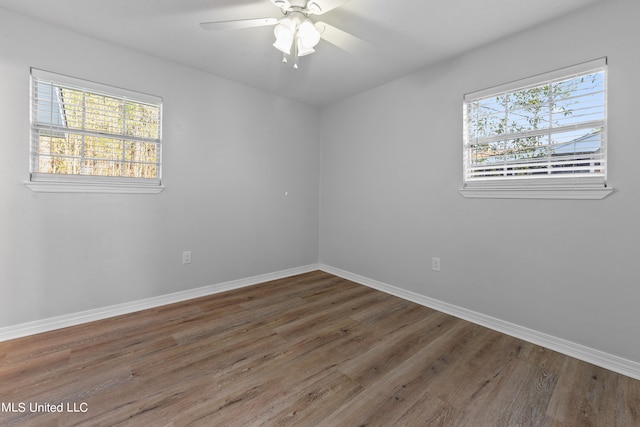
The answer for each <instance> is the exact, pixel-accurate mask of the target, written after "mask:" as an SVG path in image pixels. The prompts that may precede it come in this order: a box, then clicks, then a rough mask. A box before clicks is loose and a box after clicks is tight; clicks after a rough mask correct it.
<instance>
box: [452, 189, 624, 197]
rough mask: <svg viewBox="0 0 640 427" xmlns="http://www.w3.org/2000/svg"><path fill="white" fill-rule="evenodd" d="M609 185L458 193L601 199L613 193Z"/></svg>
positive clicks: (465, 192) (465, 195) (470, 190)
mask: <svg viewBox="0 0 640 427" xmlns="http://www.w3.org/2000/svg"><path fill="white" fill-rule="evenodd" d="M613 191H614V190H613V188H611V187H599V188H576V187H555V188H521V187H520V188H504V187H503V188H462V189H460V194H462V195H463V196H464V197H466V198H472V199H565V200H601V199H604V198H605V197H607V196H608V195H610V194H611V193H613Z"/></svg>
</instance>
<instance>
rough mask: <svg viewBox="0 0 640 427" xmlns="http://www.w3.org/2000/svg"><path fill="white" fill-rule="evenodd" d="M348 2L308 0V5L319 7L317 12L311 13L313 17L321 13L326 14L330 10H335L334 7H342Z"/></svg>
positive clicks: (344, 0)
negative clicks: (312, 4)
mask: <svg viewBox="0 0 640 427" xmlns="http://www.w3.org/2000/svg"><path fill="white" fill-rule="evenodd" d="M348 1H349V0H309V4H311V3H315V4H317V5H318V6H319V7H320V11H319V12H315V11H314V12H313V13H314V15H322V14H323V13H327V12H329V11H330V10H333V9H335V8H336V7H340V6H342V5H343V4H345V3H347V2H348Z"/></svg>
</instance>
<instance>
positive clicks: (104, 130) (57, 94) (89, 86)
mask: <svg viewBox="0 0 640 427" xmlns="http://www.w3.org/2000/svg"><path fill="white" fill-rule="evenodd" d="M31 82H32V86H31V165H30V173H31V178H30V182H29V183H27V185H28V186H29V188H31V189H32V190H34V191H72V192H75V191H97V192H149V193H154V192H159V191H161V190H162V186H161V169H162V168H161V128H162V127H161V118H162V100H161V99H160V98H158V97H155V96H151V95H146V94H142V93H137V92H132V91H128V90H124V89H120V88H115V87H111V86H106V85H102V84H98V83H94V82H89V81H85V80H80V79H76V78H72V77H68V76H63V75H59V74H54V73H50V72H47V71H42V70H37V69H32V70H31Z"/></svg>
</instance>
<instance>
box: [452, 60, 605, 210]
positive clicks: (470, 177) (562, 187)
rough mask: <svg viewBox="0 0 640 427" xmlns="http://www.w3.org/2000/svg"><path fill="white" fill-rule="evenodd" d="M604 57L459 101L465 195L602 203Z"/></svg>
mask: <svg viewBox="0 0 640 427" xmlns="http://www.w3.org/2000/svg"><path fill="white" fill-rule="evenodd" d="M606 87H607V80H606V58H602V59H599V60H595V61H590V62H588V63H584V64H579V65H576V66H573V67H569V68H565V69H562V70H557V71H554V72H551V73H547V74H544V75H539V76H535V77H531V78H528V79H525V80H520V81H516V82H513V83H509V84H506V85H502V86H499V87H494V88H491V89H487V90H483V91H480V92H474V93H471V94H467V95H465V97H464V114H463V116H464V120H463V121H464V187H463V189H462V190H461V192H462V194H463V195H464V196H466V197H516V198H581V199H582V198H596V199H598V198H604V197H606V196H607V195H608V194H610V193H611V192H612V191H613V190H612V189H611V188H608V187H607V184H606V177H607V108H606V107H607V92H606Z"/></svg>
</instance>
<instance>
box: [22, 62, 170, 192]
mask: <svg viewBox="0 0 640 427" xmlns="http://www.w3.org/2000/svg"><path fill="white" fill-rule="evenodd" d="M36 81H40V82H42V81H45V82H47V83H50V84H53V85H56V84H57V85H63V86H67V87H71V88H74V89H80V90H82V91H86V92H88V93H96V94H100V95H107V96H109V97H113V98H117V99H122V100H126V101H133V102H139V103H145V104H151V105H154V106H158V107H159V121H160V123H159V132H158V138H157V140H153V141H154V142H155V143H156V144H157V147H158V148H157V151H158V152H157V159H158V160H157V166H156V167H157V177H156V178H128V177H117V176H91V175H68V174H56V173H41V172H39V171H38V165H37V162H38V151H37V150H38V133H39V125H38V123H36V122H37V120H36V118H35V117H34V116H35V114H36V113H35V111H34V103H35V96H36V95H35V93H34V92H35V84H36ZM30 102H31V113H30V123H31V142H30V156H29V157H30V162H29V163H30V169H29V181H27V182H25V183H24V184H25V186H26V187H27V188H29V189H30V190H32V191H35V192H47V193H136V194H157V193H160V192H161V191H162V190H163V189H164V186H163V185H162V98H161V97H158V96H154V95H148V94H144V93H140V92H135V91H131V90H127V89H122V88H118V87H115V86H110V85H106V84H102V83H96V82H93V81H88V80H83V79H79V78H76V77H71V76H67V75H63V74H58V73H52V72H49V71H45V70H40V69H36V68H31V94H30ZM83 108H84V107H83ZM107 136H111V135H110V134H108V135H107ZM112 136H113V137H116V138H117V137H124V134H122V135H121V134H114V135H112Z"/></svg>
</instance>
